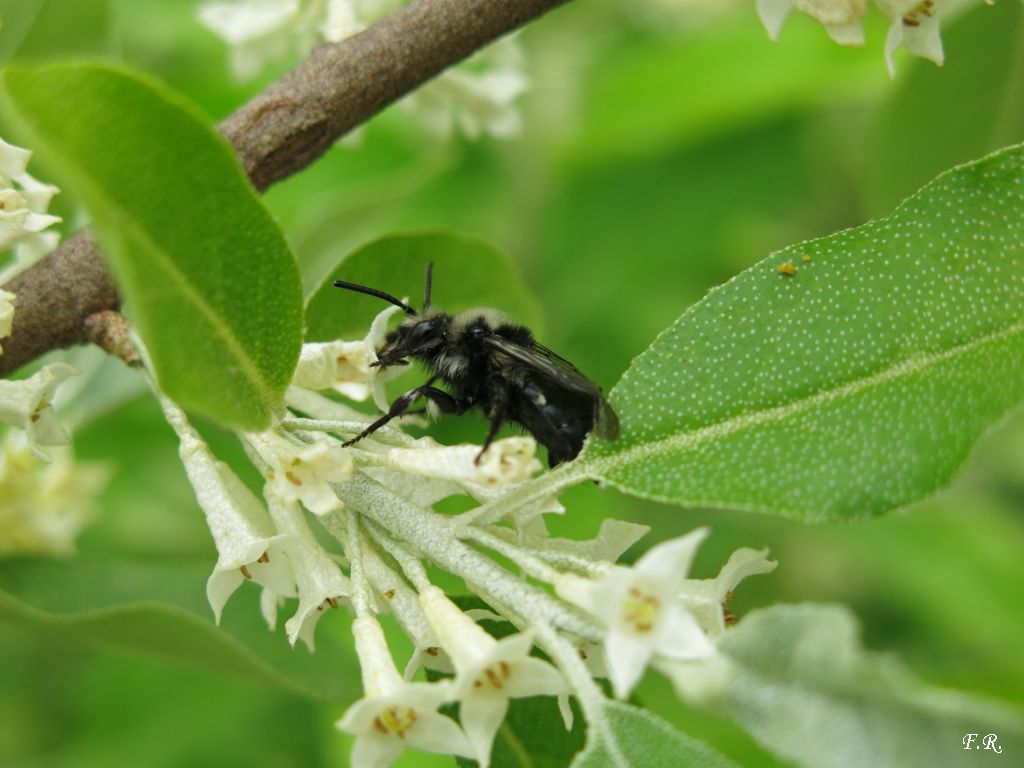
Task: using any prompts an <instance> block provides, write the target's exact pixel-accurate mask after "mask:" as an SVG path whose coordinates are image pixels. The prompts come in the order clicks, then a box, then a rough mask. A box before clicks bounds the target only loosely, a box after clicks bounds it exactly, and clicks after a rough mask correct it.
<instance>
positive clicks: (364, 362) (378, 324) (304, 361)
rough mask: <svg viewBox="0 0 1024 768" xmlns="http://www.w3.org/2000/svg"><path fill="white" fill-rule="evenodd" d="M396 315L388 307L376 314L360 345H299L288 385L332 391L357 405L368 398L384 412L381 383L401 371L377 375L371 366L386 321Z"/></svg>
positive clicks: (394, 311) (398, 309) (386, 329)
mask: <svg viewBox="0 0 1024 768" xmlns="http://www.w3.org/2000/svg"><path fill="white" fill-rule="evenodd" d="M400 311H401V309H400V308H399V307H388V308H387V309H385V310H384V311H383V312H381V313H380V314H378V315H377V317H375V318H374V320H373V323H371V325H370V331H369V333H367V334H366V337H365V338H363V339H362V340H361V341H330V342H326V343H310V344H303V345H302V354H301V356H300V357H299V364H298V366H297V367H296V369H295V376H294V377H293V378H292V383H293V384H294V385H295V386H297V387H303V388H305V389H333V390H334V391H335V392H337V393H339V394H341V395H344V396H345V397H347V398H349V399H351V400H356V401H359V402H362V401H363V400H365V399H366V398H368V397H369V396H370V395H371V394H372V395H373V399H374V402H375V403H376V404H377V407H379V408H380V409H381V410H382V411H386V410H387V409H388V403H387V400H386V399H385V394H384V382H385V381H387V380H389V379H391V378H393V377H394V376H396V375H399V374H401V373H402V370H401V368H389V369H387V370H385V371H381V370H380V368H377V367H374V366H373V363H375V362H377V350H378V349H380V348H381V347H382V346H383V345H384V337H385V336H387V333H388V320H389V319H390V318H391V317H392V316H393V315H394V314H395V313H396V312H400Z"/></svg>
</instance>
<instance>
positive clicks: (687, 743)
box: [572, 701, 737, 768]
mask: <svg viewBox="0 0 1024 768" xmlns="http://www.w3.org/2000/svg"><path fill="white" fill-rule="evenodd" d="M681 767H685V768H737V766H736V763H734V762H733V761H732V760H730V759H728V758H727V757H725V756H723V755H721V754H720V753H718V752H715V751H714V750H713V749H711V747H709V746H708V745H707V744H705V743H704V742H702V741H698V740H697V739H692V738H690V737H689V736H685V735H684V734H682V733H680V732H679V731H677V730H675V729H674V728H672V726H670V725H669V724H668V723H666V722H665V721H664V720H661V719H660V718H657V717H655V716H654V715H652V714H651V713H650V712H646V711H644V710H642V709H637V708H636V707H633V706H630V705H629V704H623V703H622V702H619V701H608V702H607V703H606V704H605V706H604V720H603V722H601V723H591V724H590V728H589V732H588V737H587V747H586V749H584V750H583V752H581V753H580V755H579V756H578V757H577V758H576V759H575V760H574V761H573V763H572V768H681Z"/></svg>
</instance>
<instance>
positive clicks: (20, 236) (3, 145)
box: [0, 139, 60, 284]
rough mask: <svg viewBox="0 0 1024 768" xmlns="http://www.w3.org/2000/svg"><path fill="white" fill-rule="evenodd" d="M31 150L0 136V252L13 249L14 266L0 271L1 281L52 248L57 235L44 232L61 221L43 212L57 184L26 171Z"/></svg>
mask: <svg viewBox="0 0 1024 768" xmlns="http://www.w3.org/2000/svg"><path fill="white" fill-rule="evenodd" d="M31 157H32V153H31V152H29V151H28V150H27V149H21V148H20V147H15V146H13V145H11V144H8V143H7V142H5V141H3V140H2V139H0V251H3V250H6V249H7V248H10V247H11V246H14V248H15V261H14V265H13V266H9V267H7V268H6V269H5V270H3V272H2V274H0V284H3V283H6V282H7V281H8V280H10V279H11V278H12V277H13V276H14V275H15V274H17V273H18V272H21V271H22V270H24V269H25V268H26V267H29V266H31V265H32V264H33V263H35V262H36V261H38V259H39V258H41V257H42V256H44V255H45V254H47V253H49V252H50V251H52V250H53V249H54V248H55V247H56V245H57V241H58V240H59V239H60V235H59V234H57V233H56V232H44V230H45V229H47V228H48V227H50V226H52V225H53V224H56V223H58V222H59V221H60V218H59V217H57V216H51V215H50V214H48V213H47V212H46V209H47V207H49V205H50V200H51V198H52V197H53V196H54V195H55V194H56V193H57V192H58V191H59V190H58V189H57V187H54V186H51V185H49V184H43V183H41V182H39V181H37V180H36V179H34V178H33V177H32V176H31V175H29V173H28V172H27V171H26V168H27V167H28V161H29V159H30V158H31Z"/></svg>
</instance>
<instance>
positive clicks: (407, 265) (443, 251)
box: [306, 232, 540, 341]
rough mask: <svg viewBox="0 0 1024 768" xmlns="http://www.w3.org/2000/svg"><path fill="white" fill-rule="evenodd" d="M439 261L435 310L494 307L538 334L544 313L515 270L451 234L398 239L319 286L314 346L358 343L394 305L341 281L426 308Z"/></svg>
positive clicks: (311, 334) (344, 264)
mask: <svg viewBox="0 0 1024 768" xmlns="http://www.w3.org/2000/svg"><path fill="white" fill-rule="evenodd" d="M431 261H432V262H434V285H433V291H432V294H433V295H432V300H431V303H432V305H433V306H435V307H436V308H437V309H441V310H444V311H445V312H452V313H454V312H458V311H459V310H461V309H469V308H470V307H481V306H484V307H494V308H496V309H500V310H502V311H503V312H506V313H507V314H508V315H509V317H511V318H512V319H513V320H514V321H516V322H519V323H523V324H524V325H527V326H531V327H536V326H537V325H538V324H539V321H540V310H539V308H538V306H537V303H536V301H534V299H533V298H532V297H531V296H530V294H529V293H528V292H527V290H526V286H525V285H524V284H523V281H522V278H520V277H519V275H518V273H517V272H516V270H515V268H514V267H513V266H512V263H511V262H510V261H509V260H508V257H506V256H505V255H504V254H502V253H501V252H500V251H498V250H497V249H495V248H494V247H493V246H491V245H489V244H487V243H485V242H484V241H483V240H480V239H478V238H475V237H470V236H468V235H459V234H455V233H452V232H422V233H413V234H404V235H392V236H390V237H384V238H382V239H380V240H375V241H374V242H372V243H369V244H368V245H364V246H363V247H362V248H359V249H357V250H356V251H354V252H353V253H351V254H349V255H348V256H346V257H345V258H344V259H343V260H342V261H341V263H340V264H339V265H338V266H337V267H336V268H335V269H334V270H333V271H332V272H331V273H330V274H328V275H327V277H325V278H324V280H323V281H322V282H321V283H320V285H319V287H318V288H317V289H316V290H315V291H314V292H313V295H312V296H310V298H309V303H308V306H307V308H306V324H307V330H306V336H307V338H308V339H309V340H310V341H330V340H332V339H339V338H349V337H354V338H358V337H361V336H363V335H364V334H365V333H366V329H367V328H368V327H369V325H370V321H371V320H373V318H374V316H375V315H376V314H377V313H378V312H380V311H381V310H382V309H384V307H386V306H387V305H386V304H385V303H384V302H383V301H381V300H379V299H374V298H372V297H368V296H362V295H359V294H355V293H351V292H349V291H344V290H341V289H340V288H335V287H334V281H335V280H338V279H342V280H347V281H348V282H350V283H359V284H361V285H368V286H370V287H372V288H378V289H380V290H382V291H386V292H387V293H390V294H392V295H394V296H398V297H399V298H402V297H405V298H406V299H408V301H409V303H410V304H411V305H412V306H413V308H415V309H419V308H420V306H421V305H422V303H423V278H424V272H425V269H426V266H427V264H428V263H429V262H431Z"/></svg>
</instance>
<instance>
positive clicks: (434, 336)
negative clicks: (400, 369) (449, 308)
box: [374, 312, 451, 368]
mask: <svg viewBox="0 0 1024 768" xmlns="http://www.w3.org/2000/svg"><path fill="white" fill-rule="evenodd" d="M450 324H451V316H450V315H446V314H444V313H443V312H431V313H430V314H419V313H417V314H415V315H413V316H411V317H409V318H407V319H406V320H403V321H402V324H401V325H399V326H398V327H397V328H395V330H393V331H391V332H390V333H389V334H388V335H387V337H386V338H385V340H384V346H383V347H381V349H380V350H379V351H378V352H377V362H376V363H374V365H379V366H380V367H381V368H386V367H387V366H389V365H405V364H406V362H407V361H406V359H405V358H407V357H413V358H417V357H418V358H423V357H430V356H431V353H433V352H435V351H437V350H439V349H440V348H441V347H443V346H444V344H445V340H446V337H447V333H448V326H449V325H450Z"/></svg>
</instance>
